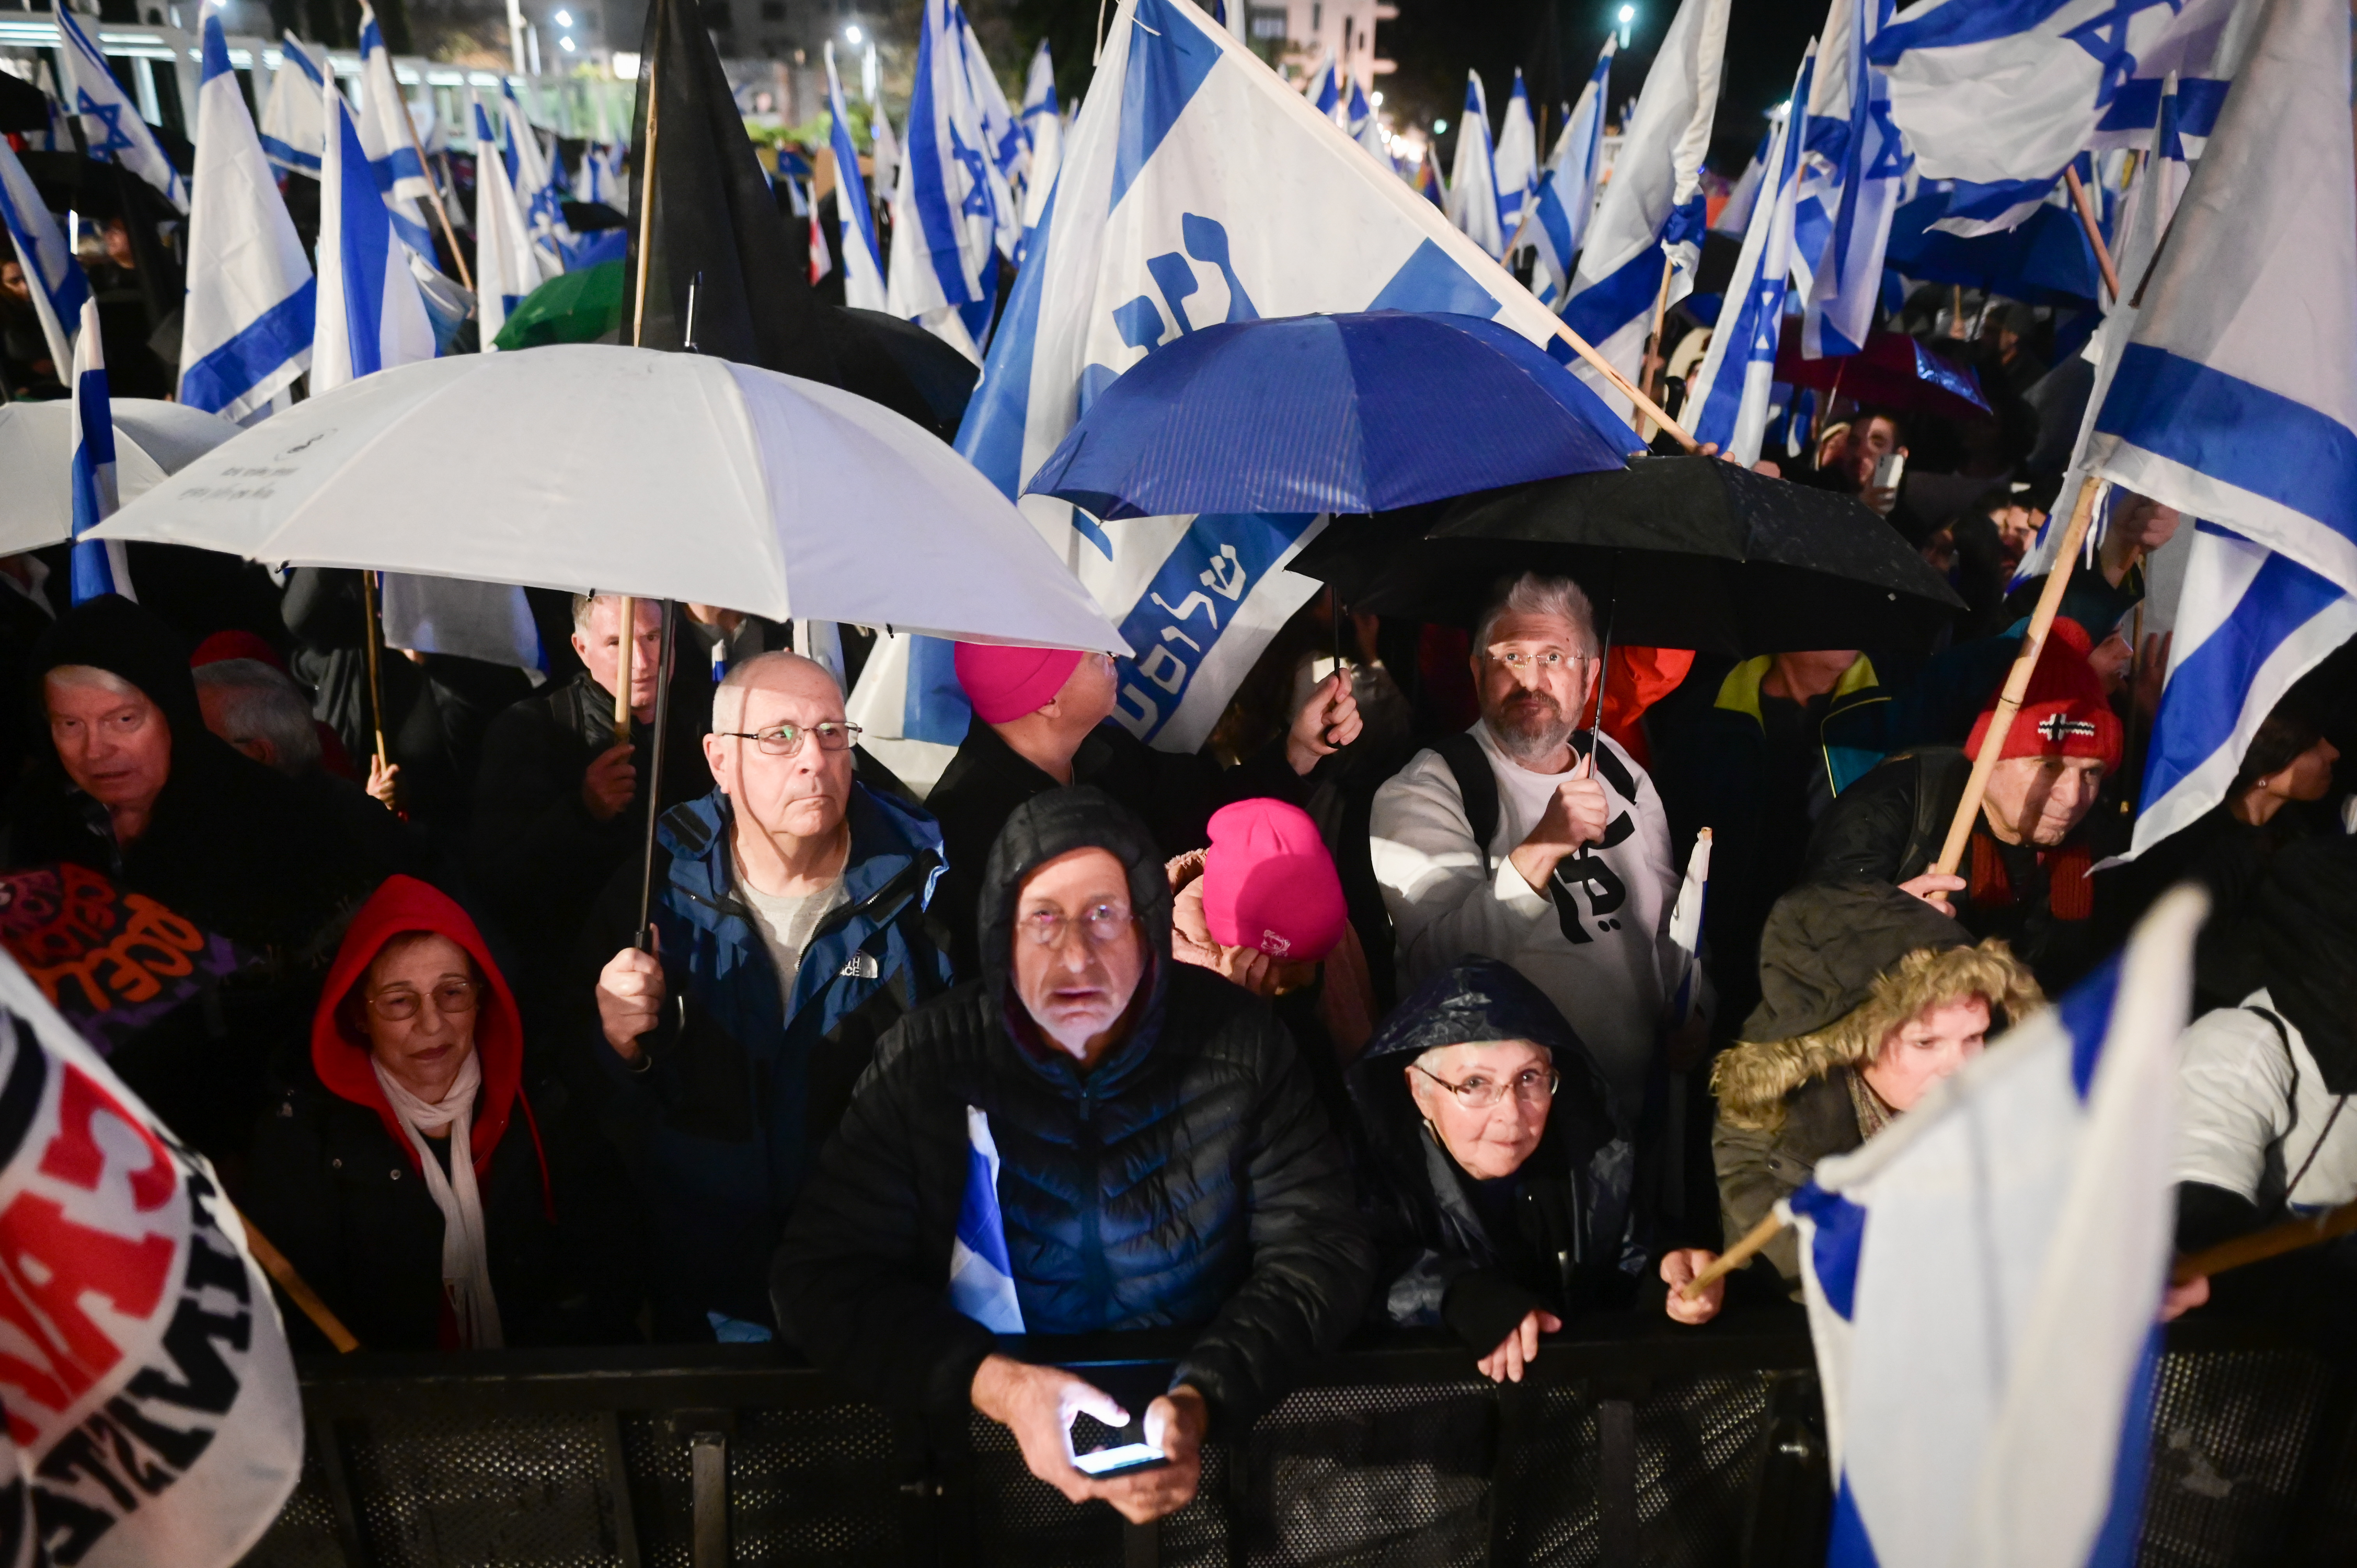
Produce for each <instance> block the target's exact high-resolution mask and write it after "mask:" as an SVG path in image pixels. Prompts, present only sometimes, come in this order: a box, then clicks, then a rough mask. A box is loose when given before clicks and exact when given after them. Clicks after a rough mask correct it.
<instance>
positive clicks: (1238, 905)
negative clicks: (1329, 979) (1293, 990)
mask: <svg viewBox="0 0 2357 1568" xmlns="http://www.w3.org/2000/svg"><path fill="white" fill-rule="evenodd" d="M1347 918H1349V917H1348V914H1347V912H1346V910H1345V909H1344V908H1343V904H1342V879H1341V877H1340V876H1339V875H1336V874H1335V870H1334V857H1333V856H1331V855H1329V854H1327V853H1326V844H1325V841H1324V840H1322V839H1320V838H1319V837H1318V824H1317V823H1315V822H1311V821H1310V820H1309V813H1308V812H1307V811H1303V810H1302V809H1301V808H1300V807H1298V806H1288V805H1286V803H1285V802H1284V801H1282V800H1238V801H1237V802H1236V803H1235V804H1234V805H1232V806H1224V807H1222V808H1221V809H1220V811H1218V812H1217V813H1215V814H1214V815H1213V816H1212V818H1211V848H1210V849H1209V850H1208V851H1206V852H1205V853H1204V855H1203V920H1204V923H1205V924H1206V925H1208V926H1210V927H1211V940H1213V941H1216V942H1218V943H1219V944H1220V945H1221V946H1222V947H1231V948H1257V949H1259V950H1261V951H1262V952H1265V953H1267V954H1268V955H1269V956H1270V957H1272V958H1281V959H1286V960H1288V961H1294V962H1305V961H1307V962H1314V961H1317V960H1318V959H1322V958H1324V957H1325V956H1326V955H1327V954H1328V953H1329V952H1331V951H1333V950H1334V944H1335V943H1336V942H1339V941H1340V940H1342V926H1343V922H1344V921H1345V920H1346V919H1347Z"/></svg>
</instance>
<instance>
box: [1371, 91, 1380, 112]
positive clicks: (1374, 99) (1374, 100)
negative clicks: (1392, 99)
mask: <svg viewBox="0 0 2357 1568" xmlns="http://www.w3.org/2000/svg"><path fill="white" fill-rule="evenodd" d="M1367 104H1368V107H1370V108H1373V109H1380V108H1382V107H1383V94H1382V93H1381V92H1380V91H1377V92H1371V93H1369V94H1367Z"/></svg>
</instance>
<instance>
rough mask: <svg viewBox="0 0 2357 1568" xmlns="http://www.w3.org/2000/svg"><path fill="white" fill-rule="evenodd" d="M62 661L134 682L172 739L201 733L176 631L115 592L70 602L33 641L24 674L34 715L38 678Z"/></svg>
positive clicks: (37, 708) (191, 682)
mask: <svg viewBox="0 0 2357 1568" xmlns="http://www.w3.org/2000/svg"><path fill="white" fill-rule="evenodd" d="M66 664H86V665H89V666H91V667H92V668H94V669H99V670H104V671H107V672H109V673H110V674H114V675H119V676H121V677H122V678H123V679H124V680H125V681H128V682H131V683H132V684H133V685H135V686H136V687H138V688H139V689H140V690H141V691H142V692H145V693H146V694H147V699H148V701H150V702H152V703H155V704H156V706H157V707H159V708H161V709H163V710H164V717H165V718H166V719H167V720H168V721H170V723H171V725H172V738H173V739H174V740H175V741H178V742H181V743H184V744H185V743H186V742H187V741H188V740H189V739H190V738H192V737H193V736H200V735H203V734H205V733H206V731H205V715H204V710H203V709H202V708H201V707H199V706H198V704H197V682H196V677H195V676H194V675H192V674H190V673H189V671H188V648H187V646H186V645H185V644H183V643H182V642H181V640H180V637H179V634H178V632H176V631H174V630H173V629H172V628H170V627H169V626H167V625H166V624H165V623H164V622H163V621H162V620H160V619H158V618H156V616H155V614H154V613H153V612H151V611H148V610H145V609H142V608H140V607H138V606H137V605H135V604H133V603H132V602H131V601H130V600H129V599H126V598H124V596H122V595H120V594H105V595H102V596H99V597H97V598H94V599H90V600H86V601H84V602H83V603H81V604H79V605H76V606H75V607H73V608H71V609H70V610H68V611H67V612H66V613H65V614H63V615H61V616H59V618H57V619H56V621H54V622H53V623H51V625H50V627H49V628H48V630H47V631H44V632H43V633H42V634H41V637H40V640H39V641H38V642H36V643H34V644H33V657H32V660H31V661H30V663H29V664H28V665H27V669H26V673H27V676H28V677H29V678H30V680H31V682H32V698H33V709H34V712H35V713H36V714H38V713H40V712H41V711H42V700H41V678H42V677H43V676H45V675H47V674H48V672H49V671H52V670H55V669H57V668H59V666H60V665H66ZM43 727H44V728H46V725H44V726H43Z"/></svg>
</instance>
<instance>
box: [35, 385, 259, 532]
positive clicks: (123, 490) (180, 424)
mask: <svg viewBox="0 0 2357 1568" xmlns="http://www.w3.org/2000/svg"><path fill="white" fill-rule="evenodd" d="M237 433H238V432H237V426H236V425H234V424H231V423H230V422H229V421H228V420H226V419H223V418H222V417H221V415H219V414H217V413H205V412H204V411H203V410H202V409H198V408H189V407H187V406H185V405H184V404H181V403H158V402H156V401H155V400H154V399H152V398H144V397H119V398H116V399H115V400H114V484H115V489H116V491H117V492H118V493H119V494H120V495H121V497H122V499H124V500H126V501H127V500H130V499H132V498H133V497H135V496H141V495H145V494H146V493H147V491H149V490H150V489H154V488H155V487H156V485H158V484H160V483H162V482H163V480H164V477H165V476H166V475H167V474H177V473H178V472H179V471H180V470H181V469H182V468H184V467H187V466H188V464H189V463H191V462H193V461H195V460H196V459H197V458H198V457H199V456H202V455H203V454H205V453H207V452H210V451H211V450H212V449H213V448H214V447H216V446H220V445H221V443H222V442H224V441H226V440H228V439H229V438H230V437H231V436H232V435H236V434H237ZM72 446H73V405H72V404H71V403H66V402H63V401H59V402H56V403H6V404H0V474H5V475H6V476H7V483H5V484H0V555H9V554H14V553H16V552H17V551H20V550H38V549H39V548H40V547H41V546H42V545H44V544H55V543H56V542H58V541H59V540H61V539H70V538H72V537H73V492H72V489H71V488H70V476H69V474H68V471H67V470H68V463H69V460H70V457H71V456H72Z"/></svg>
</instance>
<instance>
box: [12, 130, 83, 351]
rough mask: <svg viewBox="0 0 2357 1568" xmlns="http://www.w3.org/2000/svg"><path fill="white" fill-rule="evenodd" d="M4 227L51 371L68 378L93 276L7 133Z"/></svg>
mask: <svg viewBox="0 0 2357 1568" xmlns="http://www.w3.org/2000/svg"><path fill="white" fill-rule="evenodd" d="M0 227H5V229H6V230H7V231H8V242H9V243H10V244H11V245H13V246H15V247H16V260H17V262H18V263H19V264H20V265H22V266H23V268H24V269H25V282H26V283H27V285H29V288H30V292H31V294H32V296H33V314H34V316H35V317H38V318H39V320H40V323H41V338H42V341H43V342H45V343H47V344H48V349H49V364H50V366H51V367H52V369H51V373H52V374H53V375H55V376H56V377H57V378H58V380H59V384H63V383H64V382H65V380H66V377H67V376H68V375H69V374H70V372H71V371H72V367H73V339H74V333H75V331H76V330H77V329H78V328H79V327H80V326H81V307H82V303H83V301H85V300H87V299H89V298H90V279H89V278H88V277H86V276H84V275H83V274H82V270H81V263H80V262H79V261H77V260H75V259H74V253H73V252H72V251H71V250H70V249H69V248H68V247H67V245H66V237H65V232H64V231H62V230H60V229H59V227H58V220H57V216H56V214H54V213H52V212H51V211H50V210H49V205H48V202H46V201H44V200H43V199H41V192H40V189H39V188H38V187H37V186H35V185H34V184H33V177H32V176H31V175H29V174H27V173H26V172H25V166H24V164H23V163H22V162H20V161H19V160H18V159H17V156H16V149H15V148H13V147H11V146H10V145H8V138H6V137H5V136H0Z"/></svg>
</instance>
